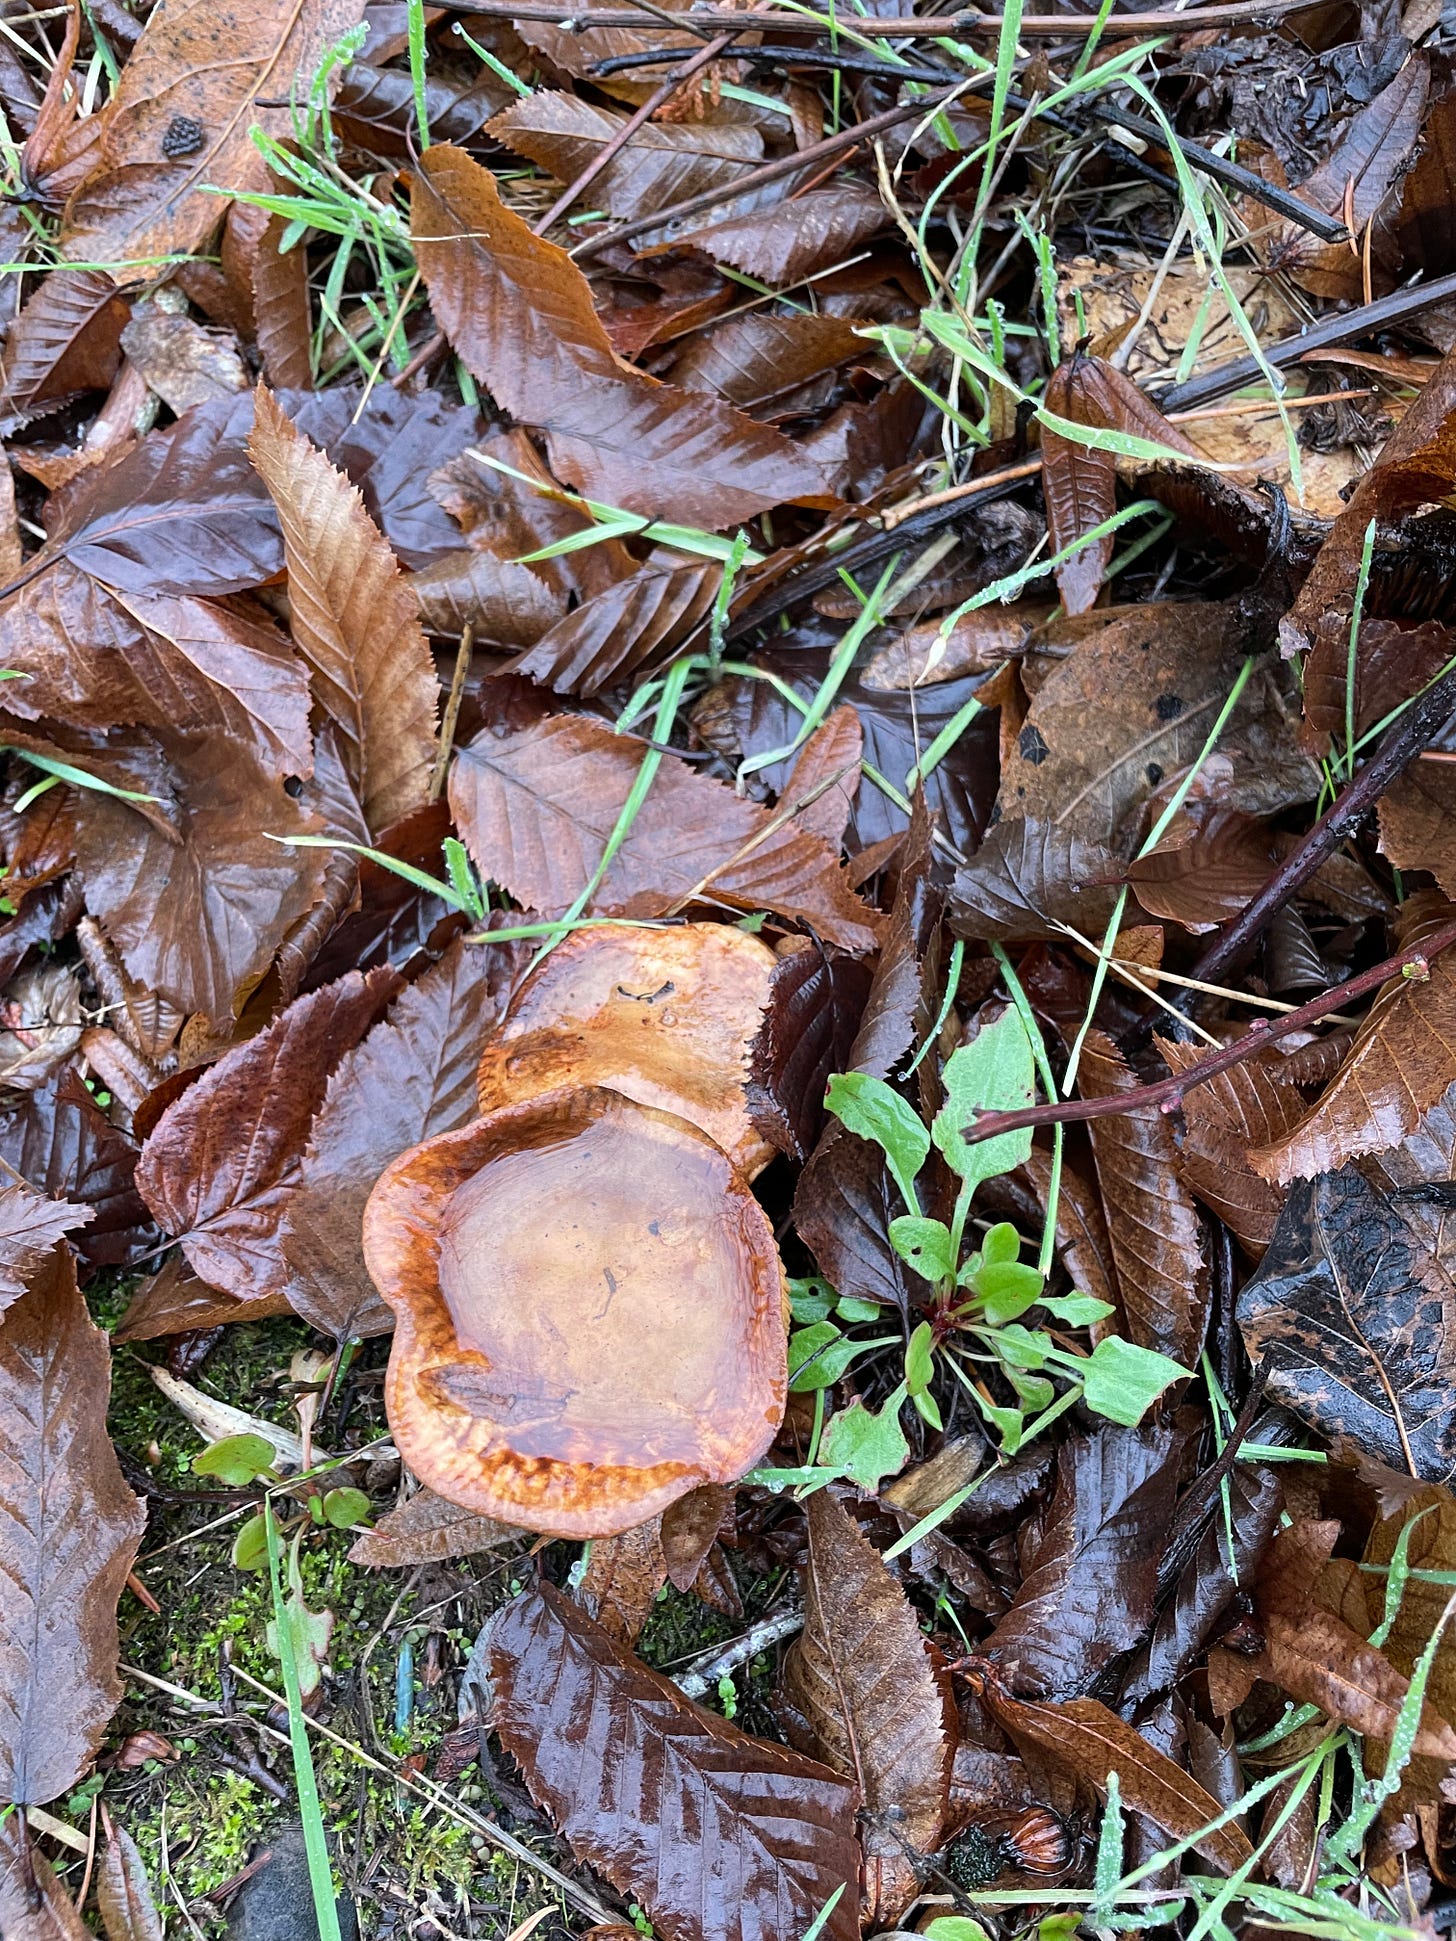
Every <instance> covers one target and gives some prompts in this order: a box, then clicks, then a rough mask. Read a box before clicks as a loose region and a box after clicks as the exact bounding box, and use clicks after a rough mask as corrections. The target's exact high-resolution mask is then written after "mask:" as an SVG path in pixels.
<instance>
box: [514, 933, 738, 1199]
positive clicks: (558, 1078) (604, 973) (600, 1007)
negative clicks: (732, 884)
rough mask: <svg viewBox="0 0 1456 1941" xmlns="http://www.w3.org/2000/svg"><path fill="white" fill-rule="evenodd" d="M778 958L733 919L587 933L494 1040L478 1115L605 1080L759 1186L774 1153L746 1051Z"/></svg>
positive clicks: (565, 947)
mask: <svg viewBox="0 0 1456 1941" xmlns="http://www.w3.org/2000/svg"><path fill="white" fill-rule="evenodd" d="M775 961H776V960H775V957H774V953H773V952H772V951H771V950H770V949H769V947H768V945H767V944H765V943H763V942H762V941H761V940H760V939H759V938H757V937H752V936H750V935H749V934H748V932H747V931H746V930H737V929H735V928H734V927H733V926H732V925H731V924H726V923H685V924H680V925H678V926H676V927H675V928H673V929H651V928H648V927H645V926H644V927H643V928H642V929H640V930H639V929H636V928H625V927H624V928H618V927H617V926H615V925H614V926H612V927H611V928H610V929H608V928H605V927H604V928H602V929H590V930H578V931H575V932H573V934H572V935H570V936H569V937H567V938H566V939H565V940H564V941H563V942H562V943H561V944H559V945H558V946H557V948H556V949H555V950H554V951H552V953H551V955H550V956H549V957H547V958H546V959H545V960H544V961H543V962H542V963H541V964H540V965H539V966H538V968H537V969H536V970H535V971H534V972H532V974H531V976H530V977H528V978H527V979H526V981H525V983H524V984H523V985H522V986H521V988H520V990H519V991H518V992H517V993H516V996H515V998H514V999H513V1000H512V1003H511V1007H510V1010H509V1012H508V1013H507V1015H506V1017H505V1020H504V1021H503V1023H502V1024H501V1025H500V1026H499V1027H498V1029H497V1030H496V1031H495V1033H494V1034H493V1035H492V1037H491V1038H490V1039H489V1040H488V1041H487V1043H486V1047H485V1051H484V1053H483V1055H482V1057H481V1061H480V1072H479V1076H478V1079H477V1090H478V1094H479V1102H480V1110H481V1111H482V1112H494V1111H496V1110H497V1109H498V1108H499V1107H501V1106H503V1105H510V1104H512V1103H514V1102H515V1101H516V1100H518V1099H523V1098H531V1097H533V1096H534V1095H535V1094H537V1093H540V1092H547V1091H554V1090H555V1089H556V1087H558V1086H563V1085H604V1086H606V1088H607V1089H608V1090H609V1091H612V1092H621V1093H623V1094H624V1095H625V1096H626V1097H627V1098H629V1099H635V1100H636V1101H637V1103H638V1104H639V1105H654V1106H656V1107H658V1109H659V1110H660V1111H663V1112H675V1113H677V1114H678V1116H679V1117H681V1118H684V1119H687V1120H689V1121H690V1122H691V1123H692V1124H693V1125H695V1126H697V1127H699V1128H700V1129H701V1130H702V1131H703V1132H706V1133H707V1135H708V1137H709V1138H710V1139H715V1140H716V1141H717V1143H718V1144H719V1145H720V1146H721V1147H722V1148H723V1150H724V1152H726V1153H727V1154H728V1157H729V1158H730V1159H731V1160H732V1161H733V1163H734V1165H735V1166H737V1168H738V1170H739V1171H740V1172H741V1173H743V1174H745V1175H746V1176H747V1177H748V1178H749V1179H752V1178H753V1177H754V1176H755V1175H756V1174H758V1173H761V1172H762V1171H763V1169H764V1167H765V1166H766V1165H767V1164H768V1162H769V1160H770V1159H771V1158H772V1157H773V1148H772V1147H771V1146H770V1145H769V1144H768V1142H767V1141H766V1140H765V1139H764V1138H763V1137H762V1136H761V1135H760V1133H759V1132H758V1131H757V1130H756V1129H755V1127H754V1125H753V1122H752V1120H751V1119H750V1118H749V1116H748V1103H747V1097H746V1094H745V1091H744V1081H745V1080H746V1078H747V1076H748V1056H749V1052H750V1050H751V1049H752V1046H753V1041H754V1039H755V1038H756V1037H757V1036H758V1032H759V1029H760V1027H761V1025H762V1023H763V1013H764V1007H765V1005H766V1004H767V1003H768V998H769V988H770V981H771V979H772V976H773V970H774V964H775Z"/></svg>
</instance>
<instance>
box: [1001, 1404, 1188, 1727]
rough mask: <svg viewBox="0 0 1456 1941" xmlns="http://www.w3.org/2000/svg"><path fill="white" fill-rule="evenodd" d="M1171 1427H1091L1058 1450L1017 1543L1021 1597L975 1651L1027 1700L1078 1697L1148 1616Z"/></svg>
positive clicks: (1138, 1633)
mask: <svg viewBox="0 0 1456 1941" xmlns="http://www.w3.org/2000/svg"><path fill="white" fill-rule="evenodd" d="M1178 1440H1179V1439H1178V1438H1177V1437H1176V1436H1175V1434H1174V1433H1173V1431H1172V1430H1171V1429H1167V1428H1152V1429H1116V1428H1109V1429H1099V1430H1098V1431H1097V1432H1096V1433H1095V1434H1094V1435H1081V1436H1074V1437H1073V1438H1072V1439H1071V1440H1070V1441H1068V1442H1065V1443H1063V1445H1062V1448H1061V1451H1060V1454H1059V1456H1058V1461H1057V1486H1056V1490H1055V1492H1054V1494H1053V1496H1052V1500H1051V1502H1050V1504H1049V1505H1048V1507H1047V1511H1046V1515H1045V1516H1044V1518H1043V1519H1042V1520H1041V1522H1040V1524H1039V1525H1037V1526H1034V1527H1033V1528H1031V1529H1030V1530H1029V1532H1028V1535H1027V1536H1026V1537H1025V1538H1024V1539H1023V1576H1022V1581H1021V1588H1020V1589H1019V1590H1018V1591H1017V1593H1016V1596H1015V1598H1014V1599H1013V1601H1012V1605H1011V1608H1010V1610H1009V1611H1008V1612H1007V1613H1006V1615H1005V1616H1004V1617H1003V1618H1002V1619H1001V1620H1000V1622H999V1623H998V1624H997V1626H996V1628H995V1629H994V1630H993V1631H992V1633H991V1635H990V1637H989V1638H988V1639H987V1640H986V1642H985V1644H984V1645H982V1646H981V1647H979V1649H980V1651H981V1653H982V1654H983V1655H984V1656H985V1657H987V1658H989V1659H991V1660H992V1662H993V1663H995V1664H997V1665H999V1666H1000V1667H1001V1668H1002V1675H1003V1677H1004V1679H1005V1681H1006V1683H1007V1684H1008V1685H1009V1686H1010V1687H1011V1688H1012V1689H1013V1690H1014V1691H1016V1692H1018V1693H1020V1694H1022V1695H1024V1696H1026V1697H1029V1698H1056V1699H1061V1698H1076V1697H1080V1696H1082V1695H1083V1694H1085V1693H1086V1692H1088V1691H1090V1690H1091V1688H1092V1687H1093V1685H1094V1684H1095V1683H1096V1681H1097V1678H1098V1676H1099V1674H1100V1673H1101V1672H1102V1671H1104V1670H1105V1669H1106V1667H1107V1666H1108V1665H1109V1664H1110V1663H1111V1662H1112V1660H1113V1659H1114V1658H1116V1657H1117V1656H1118V1655H1119V1654H1120V1653H1121V1652H1124V1651H1130V1650H1131V1649H1132V1648H1133V1646H1134V1645H1136V1644H1138V1643H1140V1642H1141V1640H1142V1638H1143V1637H1144V1636H1145V1634H1146V1632H1147V1630H1148V1627H1149V1625H1150V1624H1151V1623H1152V1619H1153V1602H1154V1596H1155V1593H1156V1590H1157V1579H1158V1564H1159V1561H1160V1559H1161V1557H1162V1554H1163V1544H1164V1541H1165V1539H1166V1535H1167V1527H1168V1523H1169V1521H1170V1519H1171V1517H1172V1512H1173V1501H1174V1497H1175V1495H1176V1493H1177V1485H1178V1476H1177V1460H1176V1459H1177V1454H1178Z"/></svg>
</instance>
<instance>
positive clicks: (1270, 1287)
mask: <svg viewBox="0 0 1456 1941" xmlns="http://www.w3.org/2000/svg"><path fill="white" fill-rule="evenodd" d="M1453 1173H1456V1120H1453V1118H1452V1112H1451V1101H1450V1099H1449V1096H1448V1098H1447V1099H1445V1100H1443V1101H1442V1102H1441V1104H1440V1105H1438V1106H1436V1107H1434V1108H1433V1109H1432V1110H1431V1111H1430V1112H1428V1113H1427V1114H1426V1115H1425V1117H1424V1118H1423V1119H1422V1121H1421V1123H1420V1125H1419V1126H1418V1128H1417V1129H1416V1131H1415V1132H1414V1133H1413V1134H1412V1136H1411V1137H1410V1138H1409V1139H1408V1140H1406V1141H1405V1142H1404V1143H1403V1144H1402V1145H1401V1146H1400V1147H1398V1148H1396V1149H1395V1150H1393V1151H1391V1152H1388V1153H1385V1154H1383V1155H1382V1156H1381V1157H1380V1158H1379V1159H1367V1160H1364V1161H1360V1162H1355V1163H1352V1164H1350V1165H1347V1166H1344V1167H1342V1168H1341V1169H1340V1170H1339V1171H1338V1172H1335V1173H1321V1174H1320V1175H1319V1176H1318V1177H1317V1178H1315V1179H1313V1180H1310V1181H1301V1182H1298V1183H1296V1185H1295V1186H1294V1188H1293V1190H1292V1191H1291V1192H1290V1194H1289V1197H1288V1199H1287V1201H1286V1203H1285V1206H1284V1210H1283V1212H1282V1213H1281V1214H1280V1216H1279V1221H1278V1224H1277V1226H1276V1227H1275V1230H1274V1234H1273V1237H1272V1239H1271V1240H1270V1243H1269V1248H1268V1252H1267V1253H1266V1254H1265V1256H1264V1259H1263V1262H1262V1264H1261V1266H1260V1268H1259V1271H1258V1273H1257V1274H1255V1276H1254V1277H1253V1279H1252V1280H1250V1281H1249V1282H1248V1283H1247V1284H1246V1285H1245V1287H1244V1288H1243V1290H1242V1292H1241V1293H1240V1295H1239V1300H1238V1320H1239V1326H1240V1328H1241V1329H1242V1331H1243V1337H1244V1343H1245V1346H1246V1347H1247V1349H1248V1351H1249V1355H1250V1358H1251V1359H1252V1360H1255V1361H1258V1360H1260V1359H1262V1360H1263V1361H1264V1362H1265V1363H1266V1365H1267V1367H1268V1370H1269V1393H1270V1396H1271V1397H1274V1398H1277V1399H1278V1400H1280V1401H1282V1402H1283V1403H1284V1404H1285V1405H1286V1407H1288V1408H1290V1409H1292V1410H1293V1411H1294V1412H1295V1414H1296V1415H1299V1416H1300V1417H1302V1418H1303V1420H1304V1421H1306V1422H1308V1423H1309V1424H1310V1426H1311V1427H1312V1428H1314V1429H1315V1430H1317V1431H1318V1432H1319V1433H1320V1434H1321V1435H1325V1436H1329V1437H1340V1436H1344V1437H1347V1438H1348V1439H1349V1440H1350V1441H1351V1442H1353V1443H1354V1444H1355V1446H1356V1447H1358V1448H1360V1449H1364V1450H1366V1451H1368V1452H1370V1453H1371V1454H1373V1455H1375V1456H1377V1457H1378V1458H1379V1459H1380V1460H1381V1461H1382V1462H1385V1463H1388V1464H1389V1465H1390V1466H1391V1467H1392V1468H1396V1469H1401V1470H1405V1471H1406V1472H1407V1473H1409V1474H1410V1475H1413V1476H1418V1477H1420V1478H1422V1479H1423V1480H1424V1481H1427V1482H1433V1483H1444V1482H1448V1481H1449V1480H1450V1479H1451V1477H1452V1476H1453V1475H1456V1423H1453V1419H1452V1414H1451V1389H1452V1384H1453V1381H1456V1334H1453V1319H1452V1317H1453V1316H1456V1271H1453V1268H1456V1227H1453V1225H1452V1220H1453V1214H1452V1211H1451V1209H1450V1208H1449V1207H1447V1206H1445V1205H1443V1204H1442V1203H1441V1201H1440V1199H1439V1196H1433V1195H1431V1194H1429V1193H1428V1192H1427V1190H1426V1189H1428V1188H1429V1187H1430V1186H1431V1185H1432V1184H1433V1183H1436V1184H1441V1183H1444V1182H1447V1181H1449V1180H1450V1179H1451V1178H1452V1176H1453Z"/></svg>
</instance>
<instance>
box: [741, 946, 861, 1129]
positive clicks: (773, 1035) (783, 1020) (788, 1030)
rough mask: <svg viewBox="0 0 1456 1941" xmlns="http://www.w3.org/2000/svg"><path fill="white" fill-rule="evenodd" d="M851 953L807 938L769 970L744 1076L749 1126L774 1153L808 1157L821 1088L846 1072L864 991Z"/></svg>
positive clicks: (820, 1110) (818, 1123)
mask: <svg viewBox="0 0 1456 1941" xmlns="http://www.w3.org/2000/svg"><path fill="white" fill-rule="evenodd" d="M869 985H870V979H869V973H868V972H867V971H866V969H865V967H864V965H863V964H862V963H860V962H859V961H858V960H857V959H856V958H853V957H845V956H841V955H840V954H839V953H838V952H831V951H828V950H826V949H825V948H824V946H823V945H822V944H821V943H818V942H811V943H807V944H805V945H804V946H803V947H802V948H801V949H798V950H793V951H790V952H789V953H788V955H787V956H784V957H781V958H780V959H779V961H778V963H777V965H776V966H775V968H774V973H773V983H772V985H771V988H770V991H769V1001H768V1009H767V1011H766V1012H765V1014H764V1021H763V1029H762V1030H761V1032H760V1033H759V1035H758V1038H757V1040H756V1041H755V1043H754V1047H753V1053H752V1058H751V1061H750V1075H749V1081H748V1104H749V1111H750V1112H751V1113H752V1115H753V1121H754V1124H755V1125H756V1126H757V1127H758V1129H759V1130H760V1131H761V1132H762V1133H763V1135H764V1137H765V1138H767V1139H769V1140H771V1141H772V1143H773V1144H774V1145H775V1146H776V1147H777V1148H778V1150H779V1151H780V1152H783V1153H787V1154H788V1155H789V1157H790V1158H792V1159H807V1158H808V1157H809V1154H810V1153H811V1152H812V1151H813V1149H814V1143H815V1141H816V1140H817V1139H818V1137H819V1131H820V1128H821V1127H822V1125H823V1123H824V1088H825V1086H826V1085H827V1084H828V1082H829V1079H830V1076H831V1074H832V1073H834V1072H842V1071H847V1070H849V1069H850V1066H849V1060H850V1057H851V1055H852V1049H853V1045H854V1038H855V1033H856V1032H857V1031H858V1029H859V1022H860V1018H861V1016H862V1015H863V1012H864V1008H865V1001H866V999H867V997H868V995H869Z"/></svg>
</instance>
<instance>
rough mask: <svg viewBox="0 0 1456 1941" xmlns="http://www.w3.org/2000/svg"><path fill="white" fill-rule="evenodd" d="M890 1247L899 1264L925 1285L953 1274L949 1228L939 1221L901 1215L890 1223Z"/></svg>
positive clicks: (918, 1215)
mask: <svg viewBox="0 0 1456 1941" xmlns="http://www.w3.org/2000/svg"><path fill="white" fill-rule="evenodd" d="M890 1245H891V1246H892V1247H893V1248H894V1249H895V1252H896V1253H897V1254H898V1255H899V1256H900V1258H901V1260H903V1261H906V1262H908V1263H909V1265H910V1266H911V1267H913V1268H914V1269H915V1271H916V1273H917V1274H920V1275H923V1277H924V1278H925V1279H926V1280H928V1281H941V1280H949V1279H950V1278H951V1276H952V1275H953V1274H954V1273H955V1255H954V1254H953V1252H952V1251H951V1241H950V1228H949V1227H948V1226H947V1225H946V1224H945V1222H944V1221H943V1220H926V1219H924V1218H922V1216H921V1215H920V1214H918V1213H904V1214H902V1215H901V1216H900V1218H899V1219H898V1220H892V1221H891V1222H890Z"/></svg>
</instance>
